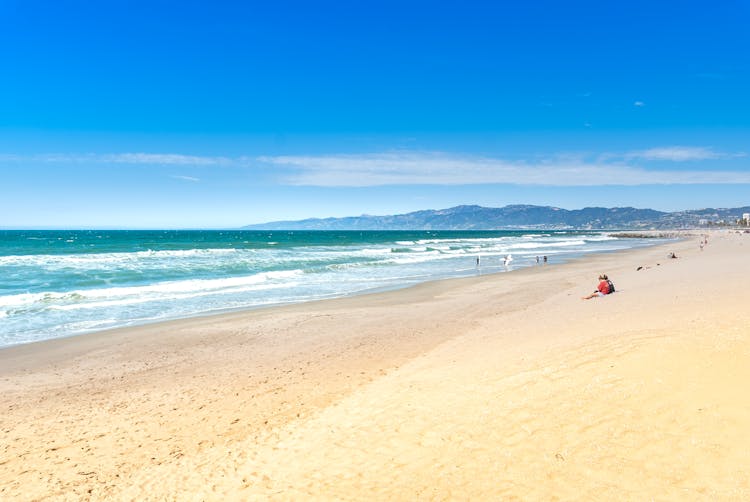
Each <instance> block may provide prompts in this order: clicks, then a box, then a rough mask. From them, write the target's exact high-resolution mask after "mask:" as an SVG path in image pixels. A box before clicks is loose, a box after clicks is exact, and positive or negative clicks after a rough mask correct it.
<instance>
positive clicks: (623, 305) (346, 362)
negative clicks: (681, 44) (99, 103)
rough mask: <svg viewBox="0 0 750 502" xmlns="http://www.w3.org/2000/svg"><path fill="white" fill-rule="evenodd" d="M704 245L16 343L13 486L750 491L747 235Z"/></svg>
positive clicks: (265, 493) (405, 496)
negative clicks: (611, 287)
mask: <svg viewBox="0 0 750 502" xmlns="http://www.w3.org/2000/svg"><path fill="white" fill-rule="evenodd" d="M698 239H699V237H698V236H693V237H689V238H687V239H686V240H684V241H682V242H679V243H675V244H672V245H670V247H668V248H667V247H663V246H661V247H655V248H649V249H645V250H636V251H628V252H625V253H617V254H608V255H600V256H596V257H588V258H586V259H584V260H579V261H576V262H574V263H570V264H567V265H562V266H552V265H548V266H541V267H536V268H533V269H527V270H521V271H517V272H513V273H509V274H497V275H492V276H482V277H477V278H471V279H460V280H451V281H441V282H435V283H430V284H425V285H421V286H418V287H414V288H410V289H406V290H400V291H393V292H388V293H382V294H375V295H367V296H361V297H354V298H346V299H340V300H332V301H324V302H315V303H309V304H305V305H297V306H289V307H282V308H274V309H267V310H259V311H252V312H243V313H235V314H229V315H221V316H213V317H204V318H198V319H188V320H182V321H176V322H169V323H163V324H156V325H151V326H144V327H139V328H132V329H125V330H114V331H110V332H104V333H99V334H94V335H87V336H80V337H75V338H71V339H66V340H57V341H51V342H43V343H38V344H30V345H26V346H20V347H14V348H11V349H6V350H2V351H0V391H1V392H0V396H2V397H0V409H2V419H1V420H2V421H1V422H0V499H2V500H57V499H63V500H68V499H69V500H79V499H89V498H90V499H94V500H105V499H106V500H226V499H232V500H235V499H238V500H267V499H278V500H312V499H325V500H330V499H338V500H426V499H438V500H448V499H451V500H467V499H472V500H651V499H654V500H748V499H750V398H749V397H748V396H749V395H750V393H749V392H748V390H747V389H746V386H747V385H748V382H750V293H748V292H747V288H748V284H750V265H749V264H748V258H749V257H750V235H745V234H742V235H739V234H729V233H716V234H714V235H712V236H711V238H710V242H709V245H708V246H707V247H706V248H705V250H704V251H700V250H699V246H698ZM672 250H673V251H674V252H676V253H677V255H678V256H679V257H680V258H679V259H676V260H669V259H667V258H666V254H667V252H668V251H672ZM657 264H660V265H657ZM638 266H644V267H646V268H643V269H642V270H640V271H636V268H637V267H638ZM601 272H606V273H608V274H609V276H610V278H611V279H613V281H614V282H615V284H616V285H617V287H618V292H617V293H615V294H614V295H610V296H607V297H603V298H596V299H592V300H589V301H582V300H581V299H580V297H581V296H583V295H584V294H587V293H589V292H590V291H592V290H593V289H594V287H595V286H596V278H597V276H598V274H599V273H601Z"/></svg>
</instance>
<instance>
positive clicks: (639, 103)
mask: <svg viewBox="0 0 750 502" xmlns="http://www.w3.org/2000/svg"><path fill="white" fill-rule="evenodd" d="M633 106H637V107H638V108H640V107H643V106H646V103H644V102H643V101H635V102H634V103H633Z"/></svg>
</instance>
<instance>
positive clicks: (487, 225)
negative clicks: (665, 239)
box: [243, 205, 750, 230]
mask: <svg viewBox="0 0 750 502" xmlns="http://www.w3.org/2000/svg"><path fill="white" fill-rule="evenodd" d="M744 213H750V206H746V207H741V208H731V209H713V208H707V209H697V210H690V211H679V212H671V213H670V212H663V211H656V210H654V209H636V208H633V207H613V208H604V207H587V208H583V209H575V210H567V209H561V208H558V207H551V206H530V205H510V206H505V207H501V208H492V207H482V206H456V207H452V208H449V209H439V210H424V211H415V212H412V213H407V214H398V215H386V216H372V215H362V216H349V217H344V218H310V219H305V220H299V221H274V222H269V223H261V224H255V225H247V226H245V227H243V228H244V229H248V230H499V229H514V228H518V229H527V228H546V229H592V230H593V229H602V230H608V229H652V228H653V229H667V228H685V227H697V226H700V225H705V224H706V222H710V223H711V224H717V223H720V222H727V223H731V224H733V223H734V222H735V221H736V220H737V219H740V218H742V215H743V214H744Z"/></svg>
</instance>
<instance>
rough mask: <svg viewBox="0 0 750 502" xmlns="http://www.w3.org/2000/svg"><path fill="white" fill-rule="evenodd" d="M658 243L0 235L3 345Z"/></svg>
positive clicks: (536, 237)
mask: <svg viewBox="0 0 750 502" xmlns="http://www.w3.org/2000/svg"><path fill="white" fill-rule="evenodd" d="M658 242H660V241H659V240H658V239H634V238H626V239H622V238H617V237H613V236H609V235H607V234H605V233H599V232H554V231H551V232H529V231H526V232H524V231H315V232H313V231H241V230H195V231H193V230H190V231H187V230H164V231H156V230H58V231H51V230H4V231H2V230H0V347H7V346H11V345H16V344H21V343H28V342H34V341H39V340H44V339H51V338H58V337H66V336H71V335H77V334H82V333H87V332H92V331H98V330H103V329H108V328H115V327H121V326H130V325H136V324H144V323H150V322H155V321H161V320H166V319H176V318H182V317H190V316H196V315H203V314H208V313H215V312H226V311H231V310H237V309H247V308H255V307H261V306H268V305H278V304H285V303H294V302H305V301H310V300H318V299H323V298H335V297H341V296H346V295H353V294H360V293H364V292H370V291H377V290H386V289H395V288H401V287H406V286H410V285H413V284H417V283H420V282H425V281H430V280H436V279H443V278H450V277H465V276H471V275H476V274H480V273H482V274H485V273H499V272H507V271H511V270H514V269H518V268H521V267H529V266H537V262H536V257H537V256H539V257H540V261H542V262H543V260H542V257H543V256H547V257H548V264H547V266H552V265H554V264H556V263H561V262H564V261H566V260H570V259H572V258H576V257H579V256H581V255H583V254H586V253H600V252H609V251H616V250H620V249H626V248H633V247H642V246H647V245H653V244H656V243H658ZM508 255H511V258H512V261H510V262H509V263H507V264H504V258H505V257H506V256H508ZM477 257H480V263H479V267H477ZM539 266H544V265H539Z"/></svg>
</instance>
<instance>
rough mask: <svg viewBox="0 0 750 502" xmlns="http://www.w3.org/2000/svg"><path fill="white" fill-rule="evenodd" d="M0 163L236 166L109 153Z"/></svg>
mask: <svg viewBox="0 0 750 502" xmlns="http://www.w3.org/2000/svg"><path fill="white" fill-rule="evenodd" d="M0 161H11V162H44V163H97V164H152V165H192V166H218V165H230V164H235V163H236V160H233V159H231V158H228V157H209V156H196V155H182V154H177V153H140V152H138V153H109V154H96V153H88V154H69V153H47V154H38V155H27V156H24V155H0Z"/></svg>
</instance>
